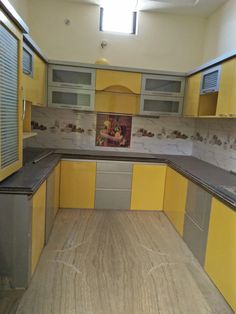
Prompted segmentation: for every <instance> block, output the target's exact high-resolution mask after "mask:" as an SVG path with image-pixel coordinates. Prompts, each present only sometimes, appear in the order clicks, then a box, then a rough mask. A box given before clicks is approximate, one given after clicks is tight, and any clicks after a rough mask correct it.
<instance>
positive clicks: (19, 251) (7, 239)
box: [0, 182, 46, 288]
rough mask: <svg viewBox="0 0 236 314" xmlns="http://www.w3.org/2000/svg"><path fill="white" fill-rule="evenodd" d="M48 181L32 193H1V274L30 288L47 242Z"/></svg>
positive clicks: (13, 285)
mask: <svg viewBox="0 0 236 314" xmlns="http://www.w3.org/2000/svg"><path fill="white" fill-rule="evenodd" d="M45 207H46V182H44V183H43V184H42V185H41V186H40V188H39V189H38V191H37V192H36V193H35V194H34V195H33V196H32V197H29V196H28V195H24V194H19V195H17V194H0V213H1V219H0V247H1V254H0V275H2V276H8V277H9V279H10V282H11V286H12V287H13V288H27V286H28V284H29V282H30V279H31V277H32V275H33V273H34V271H35V269H36V266H37V263H38V260H39V258H40V255H41V252H42V249H43V247H44V244H45Z"/></svg>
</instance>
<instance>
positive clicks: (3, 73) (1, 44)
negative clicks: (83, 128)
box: [0, 10, 23, 181]
mask: <svg viewBox="0 0 236 314" xmlns="http://www.w3.org/2000/svg"><path fill="white" fill-rule="evenodd" d="M22 41H23V37H22V33H21V31H20V30H19V29H18V28H17V27H16V26H15V24H14V23H12V21H11V20H10V19H9V18H8V17H7V16H6V15H5V14H4V13H3V12H2V11H1V10H0V181H2V180H3V179H5V178H6V177H8V176H9V175H11V174H12V173H14V172H15V171H17V170H18V169H19V168H20V167H21V166H22V90H21V83H22V81H21V80H22V74H21V73H22Z"/></svg>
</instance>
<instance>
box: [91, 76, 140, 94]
mask: <svg viewBox="0 0 236 314" xmlns="http://www.w3.org/2000/svg"><path fill="white" fill-rule="evenodd" d="M114 86H116V87H117V86H119V87H125V88H126V89H127V90H128V91H129V92H130V93H134V94H140V91H141V74H140V73H131V72H123V71H110V70H97V71H96V91H104V90H106V89H107V88H109V87H114Z"/></svg>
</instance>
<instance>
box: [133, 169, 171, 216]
mask: <svg viewBox="0 0 236 314" xmlns="http://www.w3.org/2000/svg"><path fill="white" fill-rule="evenodd" d="M165 177H166V166H165V165H142V164H136V165H134V166H133V179H132V193H131V209H132V210H163V198H164V189H165Z"/></svg>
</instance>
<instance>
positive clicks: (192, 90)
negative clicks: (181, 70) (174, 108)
mask: <svg viewBox="0 0 236 314" xmlns="http://www.w3.org/2000/svg"><path fill="white" fill-rule="evenodd" d="M200 84H201V73H197V74H195V75H192V76H190V77H188V78H187V84H186V89H185V97H184V116H186V117H196V116H198V108H199V100H200Z"/></svg>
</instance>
